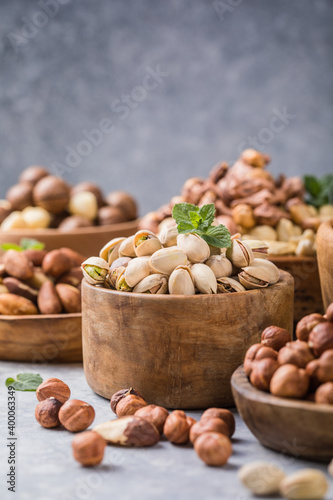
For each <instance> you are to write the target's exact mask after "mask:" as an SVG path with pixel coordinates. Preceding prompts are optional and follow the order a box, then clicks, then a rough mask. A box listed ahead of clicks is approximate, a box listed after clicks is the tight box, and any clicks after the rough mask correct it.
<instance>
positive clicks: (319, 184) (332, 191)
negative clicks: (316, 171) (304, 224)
mask: <svg viewBox="0 0 333 500" xmlns="http://www.w3.org/2000/svg"><path fill="white" fill-rule="evenodd" d="M304 185H305V189H306V192H307V197H306V201H307V202H308V203H310V204H311V205H314V206H315V207H317V208H320V207H321V206H322V205H326V204H327V203H332V204H333V175H332V174H327V175H324V176H323V177H322V178H321V179H319V178H317V177H315V176H314V175H305V176H304Z"/></svg>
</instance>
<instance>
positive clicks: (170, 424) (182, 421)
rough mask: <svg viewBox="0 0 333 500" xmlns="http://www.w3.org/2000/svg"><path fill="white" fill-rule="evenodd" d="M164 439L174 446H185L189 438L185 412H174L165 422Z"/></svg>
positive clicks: (188, 426)
mask: <svg viewBox="0 0 333 500" xmlns="http://www.w3.org/2000/svg"><path fill="white" fill-rule="evenodd" d="M163 432H164V435H165V437H166V438H167V439H168V441H170V442H171V443H174V444H186V443H187V442H188V440H189V437H190V425H189V422H188V421H187V417H186V414H185V412H183V411H182V410H174V411H173V412H172V413H170V415H169V416H168V418H167V419H166V421H165V424H164V429H163Z"/></svg>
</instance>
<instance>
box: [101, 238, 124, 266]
mask: <svg viewBox="0 0 333 500" xmlns="http://www.w3.org/2000/svg"><path fill="white" fill-rule="evenodd" d="M125 239H126V238H113V239H112V240H110V241H108V242H107V243H106V244H105V245H104V247H103V248H102V249H101V251H100V252H99V256H100V257H101V258H102V259H104V260H106V262H108V264H109V266H110V265H111V264H112V262H113V261H114V260H116V259H118V257H119V247H120V244H121V243H122V242H123V241H124V240H125Z"/></svg>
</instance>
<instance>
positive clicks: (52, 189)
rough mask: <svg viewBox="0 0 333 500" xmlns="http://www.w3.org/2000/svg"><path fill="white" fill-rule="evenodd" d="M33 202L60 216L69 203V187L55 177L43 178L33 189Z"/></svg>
mask: <svg viewBox="0 0 333 500" xmlns="http://www.w3.org/2000/svg"><path fill="white" fill-rule="evenodd" d="M33 201H34V203H35V205H37V206H38V207H42V208H45V210H47V211H48V212H51V213H52V214H60V213H61V212H63V211H64V210H65V208H66V206H67V205H68V202H69V186H68V185H67V184H66V182H65V181H63V180H62V179H60V178H59V177H55V176H54V175H48V176H46V177H43V178H42V179H41V180H40V181H38V182H37V184H36V185H35V187H34V189H33Z"/></svg>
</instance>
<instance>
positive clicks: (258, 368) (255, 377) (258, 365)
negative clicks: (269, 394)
mask: <svg viewBox="0 0 333 500" xmlns="http://www.w3.org/2000/svg"><path fill="white" fill-rule="evenodd" d="M278 368H279V364H278V362H277V361H276V360H275V359H272V358H264V359H261V360H259V361H256V362H255V363H254V364H253V367H252V371H251V375H250V382H251V384H252V385H254V387H256V388H257V389H260V390H261V391H269V387H270V383H271V379H272V377H273V375H274V373H275V372H276V370H277V369H278Z"/></svg>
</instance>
